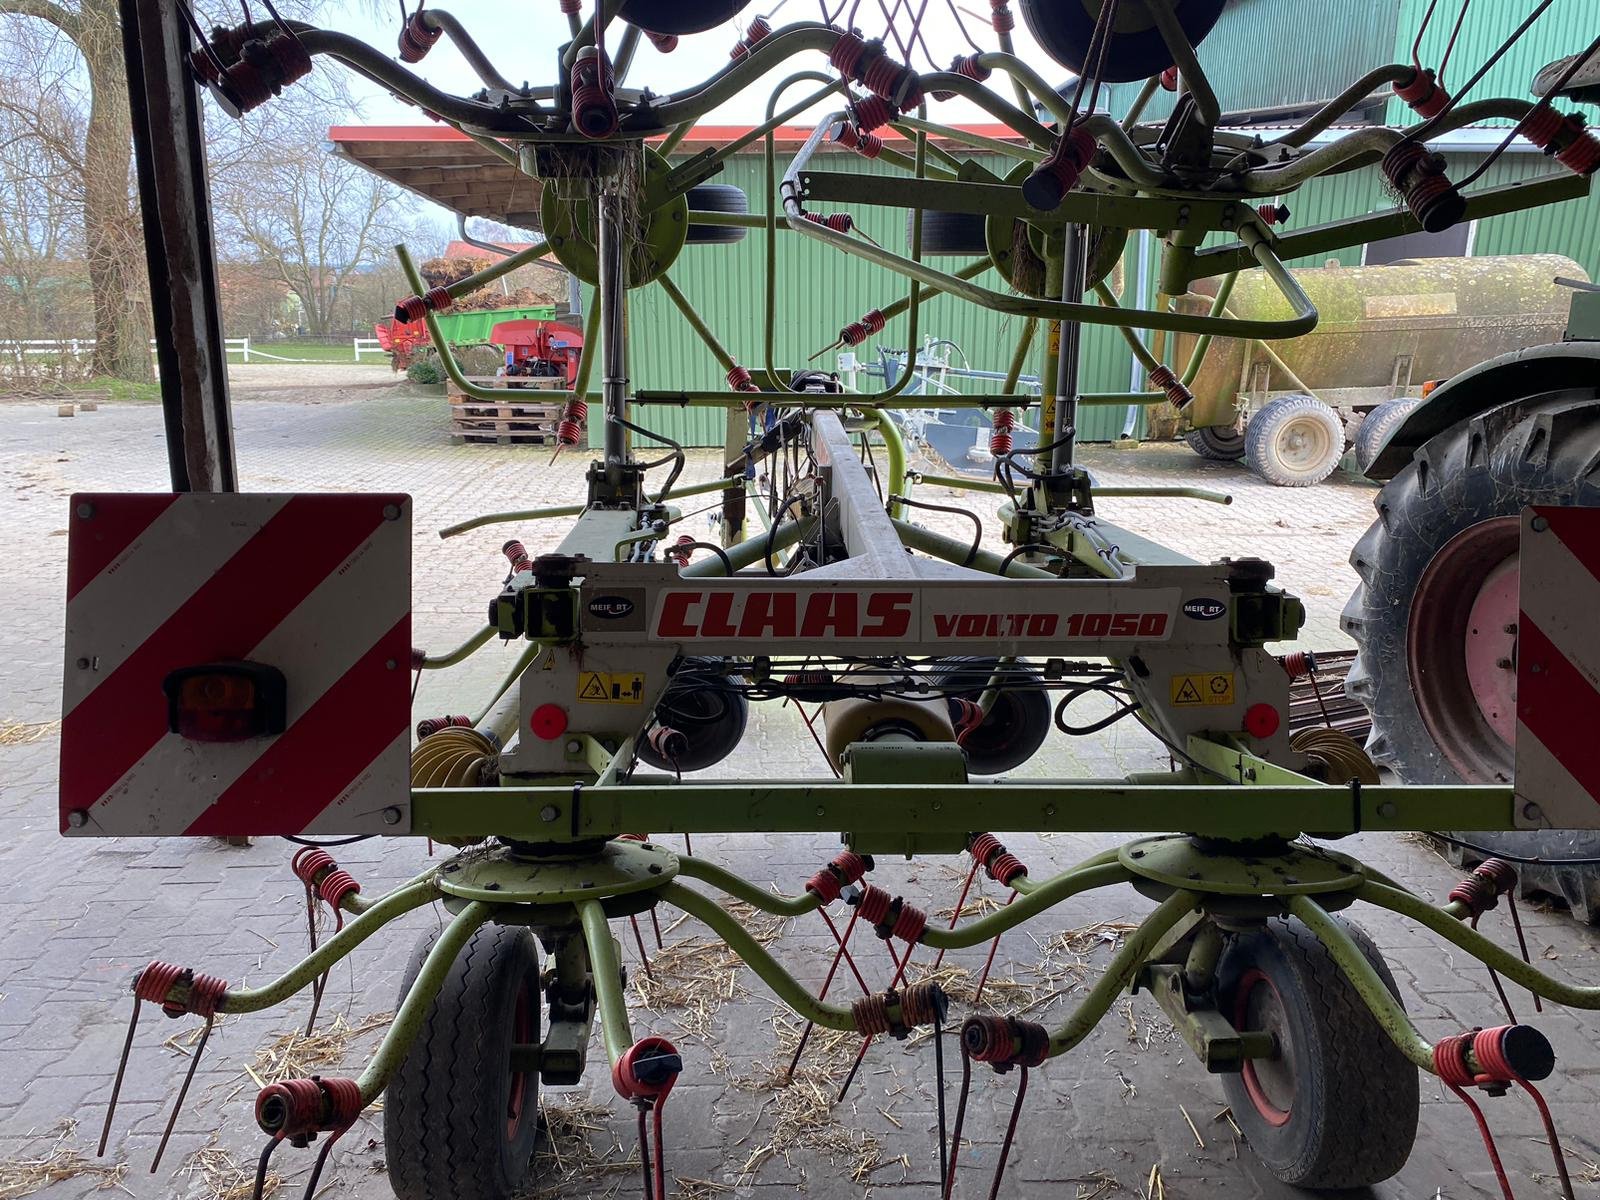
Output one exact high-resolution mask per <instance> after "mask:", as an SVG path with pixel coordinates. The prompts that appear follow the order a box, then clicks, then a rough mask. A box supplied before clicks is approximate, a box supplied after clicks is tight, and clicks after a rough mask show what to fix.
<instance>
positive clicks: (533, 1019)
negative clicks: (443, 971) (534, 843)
mask: <svg viewBox="0 0 1600 1200" xmlns="http://www.w3.org/2000/svg"><path fill="white" fill-rule="evenodd" d="M438 937H439V930H437V929H432V930H428V931H427V932H426V933H424V934H423V935H422V937H420V938H419V939H418V940H417V944H416V947H415V948H414V949H413V950H412V952H411V961H410V963H409V964H408V965H407V967H406V971H405V975H404V976H403V978H402V982H401V985H400V998H401V999H402V1000H404V999H405V996H406V993H407V992H409V991H410V990H411V984H412V982H413V981H414V980H415V979H416V977H417V973H418V972H419V971H420V970H421V969H422V962H423V960H424V959H425V958H426V957H427V955H428V951H429V950H431V949H432V948H433V944H434V942H435V941H437V940H438ZM539 1024H540V1020H539V951H538V947H537V946H536V945H535V943H534V940H533V934H532V933H531V932H529V931H528V930H527V929H525V928H522V927H520V926H511V925H485V926H484V927H483V928H481V929H479V930H478V931H477V933H475V934H473V935H472V938H471V939H470V940H469V941H468V942H467V944H466V946H465V947H464V948H463V949H462V951H461V954H460V955H459V956H458V957H457V959H456V961H455V962H454V963H453V964H452V965H451V967H450V972H449V974H448V975H447V976H446V977H445V981H444V987H443V988H441V989H440V991H439V995H438V996H437V997H436V998H435V999H434V1001H433V1003H432V1004H431V1005H430V1006H429V1007H428V1011H427V1014H426V1016H425V1017H424V1018H423V1022H422V1029H421V1032H419V1033H418V1034H417V1040H416V1041H415V1042H413V1043H412V1045H411V1049H410V1051H409V1052H407V1054H406V1057H405V1060H404V1061H403V1062H402V1063H401V1064H400V1069H399V1070H397V1071H396V1072H395V1075H394V1079H393V1080H391V1081H390V1083H389V1088H388V1091H387V1092H386V1093H385V1096H384V1104H383V1143H384V1156H385V1158H386V1159H387V1160H388V1165H389V1183H390V1186H392V1187H393V1188H394V1194H395V1195H396V1196H397V1197H398V1198H399V1200H466V1198H467V1197H471V1200H511V1198H512V1197H513V1196H516V1195H520V1194H521V1193H522V1192H523V1191H524V1190H525V1189H526V1188H527V1186H528V1184H529V1182H530V1176H531V1175H532V1171H533V1148H534V1143H535V1141H536V1140H537V1139H538V1135H539V1076H538V1074H537V1073H536V1072H528V1073H526V1074H523V1075H517V1074H515V1073H513V1072H512V1070H511V1047H512V1045H513V1043H515V1042H518V1041H522V1042H537V1041H539V1036H540V1035H539Z"/></svg>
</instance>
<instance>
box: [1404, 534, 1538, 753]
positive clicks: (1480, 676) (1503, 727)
mask: <svg viewBox="0 0 1600 1200" xmlns="http://www.w3.org/2000/svg"><path fill="white" fill-rule="evenodd" d="M1518 536H1519V531H1518V523H1517V518H1516V517H1509V516H1508V517H1495V518H1494V519H1492V520H1488V521H1480V522H1479V523H1478V524H1476V525H1471V526H1468V527H1467V528H1466V529H1463V530H1462V531H1461V532H1460V533H1458V534H1456V535H1455V536H1454V537H1453V538H1451V539H1450V540H1449V541H1448V542H1446V543H1445V544H1444V545H1443V546H1442V547H1440V549H1439V552H1438V553H1437V554H1435V555H1434V556H1433V558H1432V560H1431V561H1430V562H1429V563H1428V566H1427V569H1426V570H1424V571H1423V572H1422V577H1421V578H1420V579H1419V580H1418V581H1417V587H1416V591H1415V593H1414V594H1413V596H1412V599H1411V615H1410V619H1409V629H1408V635H1407V638H1406V655H1407V667H1408V669H1409V672H1410V676H1411V685H1412V691H1413V694H1414V695H1415V696H1416V701H1417V710H1418V712H1420V713H1421V715H1422V722H1423V724H1424V725H1425V726H1426V727H1427V730H1428V733H1429V735H1430V736H1431V737H1432V738H1433V741H1434V744H1435V745H1437V746H1438V747H1439V752H1440V753H1441V754H1443V755H1444V757H1445V761H1447V762H1448V763H1449V764H1450V766H1451V767H1452V768H1454V770H1455V771H1456V773H1457V774H1459V775H1460V776H1461V778H1462V779H1468V780H1475V781H1487V780H1493V779H1497V778H1498V779H1506V778H1510V774H1511V761H1512V746H1513V744H1514V743H1515V740H1516V716H1517V671H1516V649H1517V591H1518V584H1519V576H1520V571H1519V569H1518V562H1519V560H1518V553H1517V542H1518Z"/></svg>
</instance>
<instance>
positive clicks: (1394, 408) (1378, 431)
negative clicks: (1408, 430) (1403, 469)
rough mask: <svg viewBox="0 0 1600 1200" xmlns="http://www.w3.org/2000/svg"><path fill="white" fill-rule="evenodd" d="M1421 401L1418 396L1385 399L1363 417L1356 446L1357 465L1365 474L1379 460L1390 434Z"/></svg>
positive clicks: (1357, 432)
mask: <svg viewBox="0 0 1600 1200" xmlns="http://www.w3.org/2000/svg"><path fill="white" fill-rule="evenodd" d="M1421 403H1422V399H1421V397H1418V396H1402V397H1400V398H1399V399H1398V400H1385V401H1384V402H1383V403H1382V404H1380V405H1378V407H1377V408H1375V409H1373V410H1372V411H1371V412H1369V413H1368V414H1367V415H1366V416H1365V417H1363V418H1362V419H1361V425H1360V427H1359V428H1358V429H1357V430H1356V440H1355V447H1356V466H1358V467H1360V468H1361V471H1362V473H1363V474H1365V473H1366V470H1367V468H1368V467H1370V466H1371V465H1372V464H1373V463H1374V462H1376V461H1377V458H1378V454H1379V453H1380V452H1381V451H1382V450H1383V444H1384V443H1385V442H1387V441H1388V440H1389V435H1390V434H1391V433H1393V432H1394V431H1395V430H1396V429H1399V428H1400V426H1401V424H1402V423H1403V422H1404V421H1405V419H1406V418H1407V417H1409V416H1410V415H1411V413H1412V411H1413V410H1414V409H1415V408H1416V407H1417V405H1419V404H1421Z"/></svg>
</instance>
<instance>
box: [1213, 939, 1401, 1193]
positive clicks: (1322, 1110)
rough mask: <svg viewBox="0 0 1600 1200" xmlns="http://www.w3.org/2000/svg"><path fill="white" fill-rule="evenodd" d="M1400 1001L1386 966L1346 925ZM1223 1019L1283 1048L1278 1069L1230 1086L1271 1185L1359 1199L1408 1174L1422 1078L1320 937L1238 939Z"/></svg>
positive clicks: (1223, 996) (1249, 1068)
mask: <svg viewBox="0 0 1600 1200" xmlns="http://www.w3.org/2000/svg"><path fill="white" fill-rule="evenodd" d="M1333 919H1334V920H1336V921H1340V923H1341V924H1342V925H1344V927H1345V929H1346V930H1347V931H1348V932H1349V933H1350V935H1351V936H1352V937H1353V938H1354V940H1355V942H1356V945H1358V946H1359V947H1360V948H1361V953H1362V954H1363V955H1364V956H1365V957H1366V959H1367V961H1368V962H1370V963H1371V964H1372V965H1373V967H1374V968H1375V969H1376V970H1377V972H1378V975H1379V976H1380V977H1381V978H1382V979H1383V982H1384V985H1385V986H1386V987H1387V988H1388V989H1389V991H1390V992H1391V993H1394V994H1395V996H1396V997H1397V998H1398V995H1399V992H1398V990H1397V989H1396V987H1395V983H1394V977H1393V976H1392V975H1391V974H1390V973H1389V968H1388V967H1387V966H1386V965H1385V964H1384V961H1383V956H1382V955H1381V954H1379V952H1378V949H1377V947H1375V946H1374V945H1373V944H1372V940H1371V939H1370V938H1369V937H1368V936H1367V935H1366V933H1365V932H1364V931H1363V930H1362V929H1361V927H1360V926H1359V925H1356V924H1354V923H1353V922H1349V921H1343V920H1341V919H1340V918H1339V917H1334V918H1333ZM1217 971H1218V973H1217V997H1218V1003H1219V1006H1220V1009H1221V1012H1222V1014H1223V1016H1225V1017H1227V1018H1228V1019H1230V1020H1231V1021H1232V1022H1233V1024H1234V1027H1235V1028H1237V1029H1239V1030H1241V1031H1258V1030H1265V1031H1267V1032H1270V1033H1271V1034H1273V1035H1274V1037H1275V1038H1276V1041H1277V1048H1276V1052H1275V1053H1274V1054H1273V1055H1272V1056H1271V1057H1269V1058H1262V1059H1252V1060H1250V1061H1249V1062H1247V1063H1246V1064H1245V1067H1244V1069H1243V1070H1242V1071H1240V1072H1239V1073H1238V1074H1235V1075H1226V1076H1224V1077H1223V1083H1222V1087H1223V1091H1224V1093H1225V1094H1226V1095H1227V1098H1228V1102H1229V1104H1230V1105H1231V1106H1232V1108H1233V1118H1234V1120H1235V1121H1236V1122H1237V1123H1238V1125H1239V1128H1240V1129H1241V1130H1243V1131H1244V1134H1245V1137H1246V1138H1247V1139H1249V1142H1250V1147H1251V1149H1252V1150H1254V1151H1255V1152H1256V1155H1257V1157H1259V1158H1260V1159H1261V1161H1262V1162H1263V1163H1265V1164H1266V1166H1267V1169H1268V1170H1270V1171H1271V1172H1272V1173H1273V1175H1275V1176H1276V1177H1277V1178H1278V1179H1280V1180H1282V1181H1283V1182H1284V1183H1287V1184H1289V1185H1291V1186H1294V1187H1304V1188H1358V1187H1369V1186H1371V1185H1373V1184H1376V1183H1379V1182H1381V1181H1382V1180H1385V1179H1388V1178H1389V1177H1390V1176H1391V1175H1393V1174H1395V1173H1396V1172H1397V1171H1399V1170H1400V1168H1401V1167H1403V1166H1404V1165H1405V1162H1406V1159H1407V1158H1409V1157H1410V1155H1411V1146H1412V1143H1413V1142H1414V1141H1415V1140H1416V1136H1417V1114H1418V1105H1419V1086H1418V1080H1417V1069H1416V1067H1414V1066H1413V1065H1412V1064H1411V1063H1410V1062H1409V1061H1408V1060H1407V1059H1406V1057H1405V1055H1404V1054H1402V1053H1401V1052H1400V1050H1399V1048H1398V1047H1397V1046H1395V1044H1394V1042H1393V1041H1391V1040H1390V1038H1389V1036H1388V1034H1386V1033H1384V1031H1383V1027H1382V1026H1380V1025H1379V1024H1378V1022H1377V1019H1376V1018H1375V1017H1373V1015H1372V1011H1371V1010H1370V1009H1369V1008H1367V1006H1366V1004H1365V1003H1364V1002H1363V1001H1362V999H1361V996H1360V995H1359V994H1358V993H1357V991H1356V989H1355V986H1354V985H1353V984H1352V983H1351V982H1350V981H1349V979H1347V978H1346V977H1345V975H1344V973H1343V972H1342V971H1340V970H1339V968H1338V966H1337V965H1336V964H1335V963H1334V961H1333V956H1332V955H1330V954H1329V953H1328V950H1327V948H1326V947H1325V946H1323V944H1322V943H1321V942H1320V941H1318V940H1317V937H1316V935H1315V934H1313V933H1312V932H1311V931H1310V930H1309V929H1307V928H1306V927H1305V926H1304V925H1303V924H1301V922H1300V921H1298V920H1295V919H1292V918H1291V919H1289V920H1282V919H1278V918H1274V919H1273V920H1270V921H1268V922H1267V923H1266V924H1265V926H1263V927H1262V928H1261V929H1259V930H1256V931H1254V932H1251V933H1245V934H1240V935H1238V936H1237V937H1234V938H1233V939H1232V940H1231V941H1230V942H1229V943H1228V946H1227V948H1226V949H1225V950H1224V952H1223V956H1222V961H1221V962H1220V963H1219V964H1218V968H1217Z"/></svg>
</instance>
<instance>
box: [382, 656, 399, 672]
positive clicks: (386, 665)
mask: <svg viewBox="0 0 1600 1200" xmlns="http://www.w3.org/2000/svg"><path fill="white" fill-rule="evenodd" d="M399 665H400V664H399V663H397V662H395V660H394V659H392V658H386V659H384V660H383V669H384V670H385V671H392V670H394V669H395V668H396V667H398V666H399Z"/></svg>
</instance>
